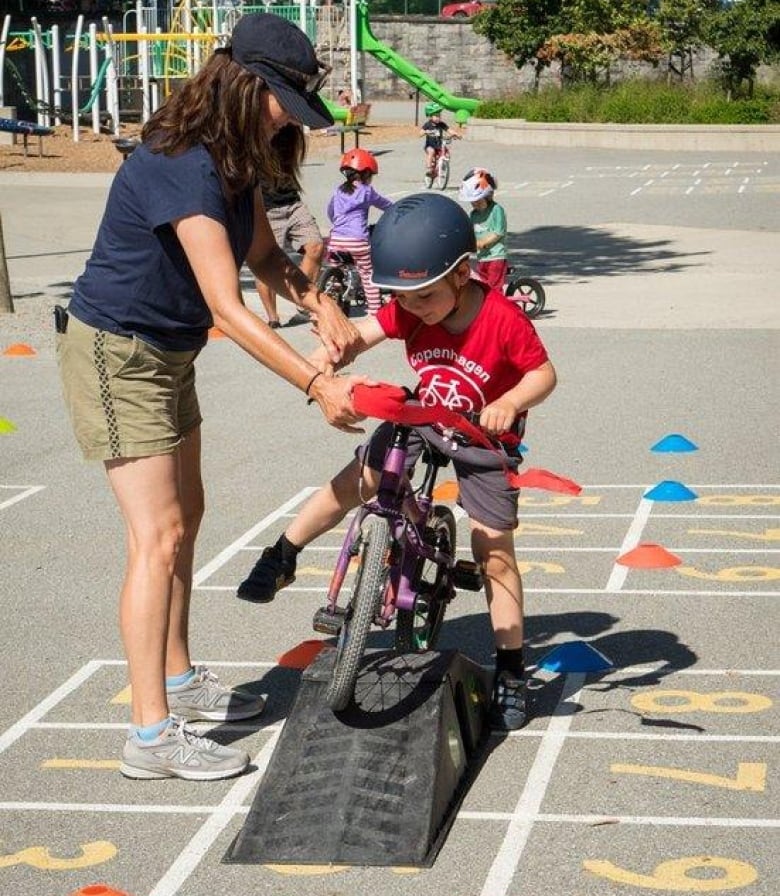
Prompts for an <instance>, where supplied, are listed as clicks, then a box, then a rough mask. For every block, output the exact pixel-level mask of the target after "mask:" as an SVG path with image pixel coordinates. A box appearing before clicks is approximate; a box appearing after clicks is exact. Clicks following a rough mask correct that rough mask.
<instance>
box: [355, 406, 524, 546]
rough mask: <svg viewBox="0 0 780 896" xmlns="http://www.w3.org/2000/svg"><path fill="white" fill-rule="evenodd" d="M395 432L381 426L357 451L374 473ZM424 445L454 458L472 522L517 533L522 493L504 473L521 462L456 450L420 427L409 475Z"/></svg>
mask: <svg viewBox="0 0 780 896" xmlns="http://www.w3.org/2000/svg"><path fill="white" fill-rule="evenodd" d="M392 431H393V424H392V423H382V424H381V425H380V426H379V427H378V428H377V429H376V431H375V432H374V434H373V435H372V436H371V438H370V439H369V441H368V442H365V443H364V444H363V445H361V447H360V448H358V450H357V456H358V457H359V458H360V459H361V460H364V462H365V463H367V464H368V466H369V467H371V469H372V470H377V471H378V470H381V469H382V465H383V463H384V460H385V455H386V454H387V449H388V445H389V443H390V437H391V434H392ZM423 436H424V437H425V438H424V439H423ZM425 441H428V442H430V443H431V444H433V445H435V446H436V447H437V448H438V449H439V450H440V451H442V453H443V454H446V455H447V456H448V457H450V458H452V465H453V468H454V469H455V477H456V479H457V481H458V504H459V505H460V506H461V507H462V508H463V510H464V511H465V512H466V514H467V515H468V517H469V519H472V520H474V521H475V522H477V523H482V525H484V526H489V527H490V528H491V529H495V530H497V531H499V532H511V531H514V529H515V528H516V527H517V499H518V496H519V494H520V490H519V489H516V488H512V486H510V485H509V483H508V482H507V481H506V476H504V469H505V468H506V467H508V468H509V469H510V470H513V471H514V470H516V469H517V467H518V465H519V464H520V462H521V459H520V458H509V457H504V458H503V460H504V464H503V465H502V463H501V459H500V458H499V457H498V455H496V454H495V453H494V452H492V451H489V450H488V449H486V448H476V447H470V446H469V447H464V446H461V445H458V446H457V447H456V448H455V449H454V450H453V448H452V443H451V442H450V441H449V440H447V439H444V438H443V437H442V436H441V435H440V434H439V433H438V432H436V431H435V430H434V429H432V428H431V427H429V426H420V427H416V430H415V431H414V432H412V434H411V436H410V438H409V456H408V461H407V469H408V470H409V471H411V469H412V467H414V465H415V463H416V462H417V459H418V458H419V456H420V452H421V451H422V449H423V447H424V445H425ZM410 475H411V473H410Z"/></svg>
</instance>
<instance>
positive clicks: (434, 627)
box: [395, 504, 457, 653]
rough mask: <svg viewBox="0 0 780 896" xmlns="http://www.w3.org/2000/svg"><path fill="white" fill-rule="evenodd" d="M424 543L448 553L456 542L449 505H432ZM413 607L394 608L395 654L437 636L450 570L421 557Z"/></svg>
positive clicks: (417, 647)
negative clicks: (395, 610)
mask: <svg viewBox="0 0 780 896" xmlns="http://www.w3.org/2000/svg"><path fill="white" fill-rule="evenodd" d="M424 537H425V540H426V542H427V543H429V544H433V545H436V546H437V547H438V548H439V549H440V550H442V551H444V552H445V553H447V554H450V555H451V556H454V554H455V545H456V543H457V540H456V534H455V517H454V516H453V513H452V511H451V510H450V509H449V507H444V506H443V505H441V504H437V505H435V506H434V508H433V510H432V511H431V515H430V518H429V520H428V523H427V525H426V527H425V533H424ZM415 586H416V587H418V589H419V590H418V591H417V594H416V595H415V600H414V608H413V609H411V610H398V612H397V614H396V618H395V649H396V650H397V651H398V652H399V653H414V652H416V651H418V650H431V649H432V648H433V647H434V646H435V645H436V641H437V640H438V638H439V632H440V631H441V626H442V623H443V622H444V614H445V613H446V611H447V602H448V599H449V594H448V593H447V591H448V590H449V586H450V573H449V571H448V570H446V569H445V568H444V567H442V566H439V565H437V564H435V563H433V562H432V561H430V560H426V559H424V558H421V559H420V561H419V565H418V567H417V572H416V575H415Z"/></svg>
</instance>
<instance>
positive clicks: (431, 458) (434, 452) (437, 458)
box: [422, 442, 450, 469]
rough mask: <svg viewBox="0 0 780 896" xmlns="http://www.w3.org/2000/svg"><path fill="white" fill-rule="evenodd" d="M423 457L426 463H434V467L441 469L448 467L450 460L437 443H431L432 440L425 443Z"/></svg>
mask: <svg viewBox="0 0 780 896" xmlns="http://www.w3.org/2000/svg"><path fill="white" fill-rule="evenodd" d="M422 459H423V461H424V462H425V463H430V464H433V466H434V467H437V468H439V469H440V468H442V467H446V466H447V464H448V463H449V462H450V458H449V457H448V456H447V455H446V454H444V452H443V451H440V450H439V449H438V448H437V447H436V446H435V445H431V443H430V442H426V443H425V448H423V451H422Z"/></svg>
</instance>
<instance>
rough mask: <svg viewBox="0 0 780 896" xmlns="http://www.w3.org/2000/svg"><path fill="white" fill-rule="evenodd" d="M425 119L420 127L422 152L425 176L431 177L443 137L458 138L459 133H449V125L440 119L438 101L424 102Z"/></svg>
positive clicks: (440, 109) (440, 111)
mask: <svg viewBox="0 0 780 896" xmlns="http://www.w3.org/2000/svg"><path fill="white" fill-rule="evenodd" d="M424 111H425V121H424V122H423V123H422V126H421V127H420V133H421V134H422V136H423V137H425V144H424V146H423V152H424V153H425V176H426V177H427V178H429V179H432V178H433V176H434V174H435V169H436V154H437V153H438V152H441V149H442V146H443V145H444V138H445V137H451V138H453V139H454V140H460V139H461V137H460V134H456V133H454V132H453V133H450V126H449V125H448V124H447V122H445V121H442V118H441V113H442V111H443V109H442V107H441V106H440V105H439V104H438V103H426V104H425V110H424Z"/></svg>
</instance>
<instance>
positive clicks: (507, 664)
mask: <svg viewBox="0 0 780 896" xmlns="http://www.w3.org/2000/svg"><path fill="white" fill-rule="evenodd" d="M501 672H509V673H510V675H511V676H512V677H513V678H518V679H521V680H522V679H523V678H524V677H525V665H524V663H523V648H522V647H516V648H513V649H512V650H502V649H501V648H500V647H499V648H497V649H496V676H498V675H500V674H501Z"/></svg>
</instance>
